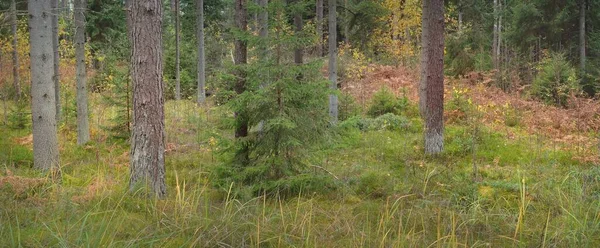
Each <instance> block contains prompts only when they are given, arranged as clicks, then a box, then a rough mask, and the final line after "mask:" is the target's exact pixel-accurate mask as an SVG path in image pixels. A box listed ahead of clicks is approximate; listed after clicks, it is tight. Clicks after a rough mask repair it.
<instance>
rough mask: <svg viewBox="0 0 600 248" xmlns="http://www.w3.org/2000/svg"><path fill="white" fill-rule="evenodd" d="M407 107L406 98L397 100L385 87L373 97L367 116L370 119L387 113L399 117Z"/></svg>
mask: <svg viewBox="0 0 600 248" xmlns="http://www.w3.org/2000/svg"><path fill="white" fill-rule="evenodd" d="M408 105H409V102H408V98H406V97H401V98H399V99H398V98H396V96H395V95H394V93H392V92H391V91H390V90H389V89H388V88H387V87H383V88H381V89H380V90H379V91H377V92H376V93H375V94H374V95H373V98H372V99H371V105H370V106H369V109H368V110H367V114H368V115H369V116H371V117H377V116H380V115H384V114H387V113H393V114H397V115H399V114H401V113H402V112H403V111H404V110H406V109H407V107H408Z"/></svg>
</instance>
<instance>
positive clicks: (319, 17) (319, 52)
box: [316, 0, 324, 57]
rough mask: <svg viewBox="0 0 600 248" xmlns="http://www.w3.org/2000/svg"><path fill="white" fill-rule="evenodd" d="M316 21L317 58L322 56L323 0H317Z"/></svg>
mask: <svg viewBox="0 0 600 248" xmlns="http://www.w3.org/2000/svg"><path fill="white" fill-rule="evenodd" d="M316 9H317V13H316V16H317V20H316V24H317V27H316V29H317V39H318V41H317V55H318V56H319V57H322V56H323V54H324V53H323V46H324V44H323V0H317V6H316Z"/></svg>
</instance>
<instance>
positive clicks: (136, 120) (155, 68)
mask: <svg viewBox="0 0 600 248" xmlns="http://www.w3.org/2000/svg"><path fill="white" fill-rule="evenodd" d="M129 8H130V11H129V14H130V18H131V24H132V26H131V27H130V32H131V35H130V37H131V39H132V40H131V48H132V57H131V78H132V79H133V130H132V133H131V167H130V171H131V175H130V176H131V178H130V181H129V189H130V191H133V190H135V189H136V187H137V186H142V187H145V189H146V190H148V189H151V190H152V193H153V194H154V195H155V196H156V197H158V198H163V197H165V196H166V193H167V190H166V185H165V129H164V128H165V122H164V119H165V115H164V97H163V81H162V76H163V64H162V14H163V7H162V2H161V1H159V0H130V1H129Z"/></svg>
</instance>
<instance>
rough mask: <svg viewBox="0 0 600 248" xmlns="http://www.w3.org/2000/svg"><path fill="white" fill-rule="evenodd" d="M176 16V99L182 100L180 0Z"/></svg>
mask: <svg viewBox="0 0 600 248" xmlns="http://www.w3.org/2000/svg"><path fill="white" fill-rule="evenodd" d="M173 15H174V16H175V100H178V101H179V100H181V77H180V65H181V62H180V59H181V47H180V45H179V43H180V42H179V41H180V39H181V37H180V27H179V0H175V8H174V9H173Z"/></svg>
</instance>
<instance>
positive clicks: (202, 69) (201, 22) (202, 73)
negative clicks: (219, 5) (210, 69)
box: [196, 0, 206, 105]
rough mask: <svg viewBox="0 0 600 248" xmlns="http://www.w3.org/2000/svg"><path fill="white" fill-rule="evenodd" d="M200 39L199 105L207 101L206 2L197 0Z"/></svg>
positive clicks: (198, 36)
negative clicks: (205, 53)
mask: <svg viewBox="0 0 600 248" xmlns="http://www.w3.org/2000/svg"><path fill="white" fill-rule="evenodd" d="M196 26H197V31H198V33H197V39H198V105H201V104H203V103H204V101H205V100H206V85H205V84H206V59H205V58H204V0H196Z"/></svg>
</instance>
